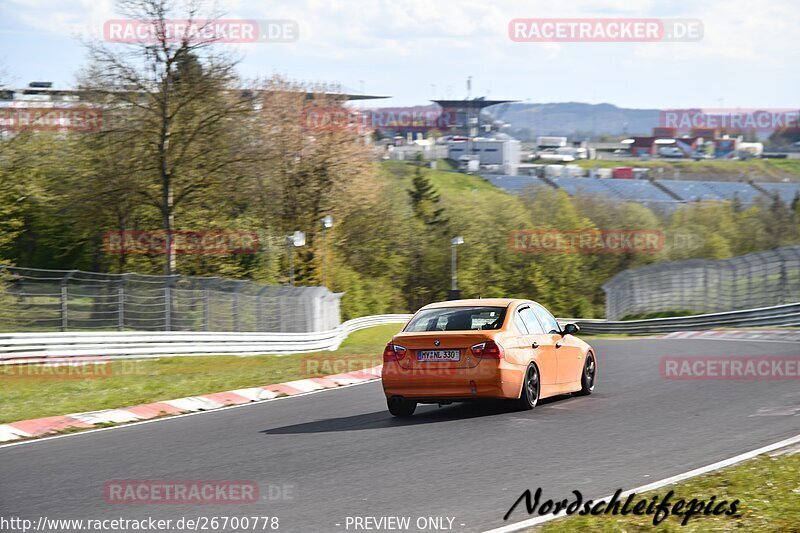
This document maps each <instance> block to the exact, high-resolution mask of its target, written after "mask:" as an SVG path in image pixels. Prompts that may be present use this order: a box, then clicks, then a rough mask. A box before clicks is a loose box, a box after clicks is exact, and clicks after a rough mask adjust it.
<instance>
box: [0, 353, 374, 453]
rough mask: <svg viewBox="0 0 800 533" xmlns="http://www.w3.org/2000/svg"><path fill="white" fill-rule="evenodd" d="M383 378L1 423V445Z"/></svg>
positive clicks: (298, 384) (292, 384) (366, 374)
mask: <svg viewBox="0 0 800 533" xmlns="http://www.w3.org/2000/svg"><path fill="white" fill-rule="evenodd" d="M380 377H381V365H378V366H375V367H372V368H368V369H365V370H357V371H355V372H347V373H344V374H334V375H332V376H325V377H321V378H308V379H298V380H295V381H287V382H286V383H276V384H274V385H267V386H265V387H250V388H246V389H236V390H232V391H226V392H215V393H212V394H203V395H200V396H189V397H186V398H178V399H175V400H164V401H159V402H152V403H146V404H141V405H133V406H131V407H121V408H119V409H104V410H102V411H90V412H88V413H74V414H71V415H64V416H50V417H46V418H35V419H33V420H21V421H19V422H10V423H8V424H0V442H8V441H12V440H19V439H30V438H34V437H42V436H45V435H51V434H53V433H61V432H63V431H70V430H71V431H75V430H80V429H86V428H95V427H99V426H103V425H107V424H124V423H126V422H139V421H142V420H150V419H153V418H158V417H162V416H169V415H179V414H185V413H191V412H196V411H212V410H214V409H220V408H222V407H229V406H232V405H241V404H246V403H251V402H259V401H263V400H271V399H273V398H277V397H278V396H294V395H296V394H305V393H308V392H315V391H319V390H324V389H335V388H336V387H341V386H344V385H355V384H357V383H366V382H367V381H374V380H376V379H380Z"/></svg>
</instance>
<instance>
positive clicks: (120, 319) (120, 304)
mask: <svg viewBox="0 0 800 533" xmlns="http://www.w3.org/2000/svg"><path fill="white" fill-rule="evenodd" d="M124 329H125V286H124V285H123V282H120V284H119V285H118V286H117V331H122V330H124Z"/></svg>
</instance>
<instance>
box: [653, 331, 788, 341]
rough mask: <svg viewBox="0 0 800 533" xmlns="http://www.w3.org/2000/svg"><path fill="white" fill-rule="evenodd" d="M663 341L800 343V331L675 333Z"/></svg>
mask: <svg viewBox="0 0 800 533" xmlns="http://www.w3.org/2000/svg"><path fill="white" fill-rule="evenodd" d="M660 338H661V339H717V340H774V341H786V342H800V330H788V329H783V330H781V329H755V330H753V329H749V330H748V329H720V330H714V331H674V332H672V333H667V334H666V335H662V336H661V337H660Z"/></svg>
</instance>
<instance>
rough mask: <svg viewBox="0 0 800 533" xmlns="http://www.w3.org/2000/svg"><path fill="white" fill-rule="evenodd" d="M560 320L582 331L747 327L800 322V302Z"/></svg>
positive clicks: (663, 330)
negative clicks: (637, 316) (629, 317)
mask: <svg viewBox="0 0 800 533" xmlns="http://www.w3.org/2000/svg"><path fill="white" fill-rule="evenodd" d="M559 322H562V323H566V322H574V323H576V324H578V326H580V328H581V332H583V333H587V334H591V333H630V334H637V333H669V332H672V331H696V330H708V329H714V328H733V327H736V328H743V327H757V326H800V303H793V304H786V305H776V306H773V307H761V308H756V309H744V310H740V311H726V312H724V313H711V314H705V315H692V316H679V317H668V318H651V319H646V320H625V321H621V320H592V319H580V318H575V319H569V318H565V319H559Z"/></svg>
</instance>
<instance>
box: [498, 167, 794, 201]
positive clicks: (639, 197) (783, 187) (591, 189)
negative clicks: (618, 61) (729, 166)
mask: <svg viewBox="0 0 800 533" xmlns="http://www.w3.org/2000/svg"><path fill="white" fill-rule="evenodd" d="M484 178H485V179H486V180H487V181H489V182H490V183H491V184H492V185H494V186H495V187H499V188H501V189H504V190H506V191H508V192H510V193H513V194H523V193H525V192H527V191H535V190H536V189H537V188H539V187H545V186H550V187H553V188H556V189H561V190H563V191H564V192H566V193H567V194H569V195H570V196H575V195H578V194H585V195H591V196H596V197H603V198H607V199H609V200H616V201H623V202H636V203H640V204H644V205H646V206H647V207H650V208H655V209H662V210H663V209H666V210H672V209H675V208H677V207H678V206H680V205H682V204H687V203H692V202H722V201H730V200H733V199H734V198H738V199H739V201H740V202H742V204H743V205H750V204H752V203H753V202H755V201H756V200H757V199H758V198H763V199H765V200H771V199H772V198H774V197H775V196H777V197H778V198H780V199H781V201H783V202H784V203H786V204H787V205H788V204H791V203H792V202H793V201H794V200H795V198H800V183H758V182H750V183H744V182H721V181H689V180H650V179H612V178H583V177H573V176H557V177H536V176H504V175H498V174H491V175H486V176H484Z"/></svg>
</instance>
